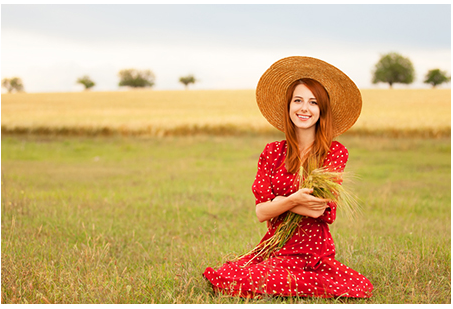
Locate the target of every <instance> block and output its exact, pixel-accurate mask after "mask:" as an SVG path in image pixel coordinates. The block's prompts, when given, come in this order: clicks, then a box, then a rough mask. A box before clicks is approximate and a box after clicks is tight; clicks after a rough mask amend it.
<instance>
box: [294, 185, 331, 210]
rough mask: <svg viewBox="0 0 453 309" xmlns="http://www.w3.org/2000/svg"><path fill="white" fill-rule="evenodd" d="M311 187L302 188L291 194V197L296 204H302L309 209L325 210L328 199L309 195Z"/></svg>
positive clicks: (311, 190) (311, 191)
mask: <svg viewBox="0 0 453 309" xmlns="http://www.w3.org/2000/svg"><path fill="white" fill-rule="evenodd" d="M312 193H313V189H307V188H302V189H299V190H298V191H297V192H295V193H293V194H291V198H292V199H293V201H294V203H295V204H296V205H297V206H301V205H302V206H304V207H306V208H307V209H309V210H314V211H319V210H323V211H324V210H325V209H326V208H327V207H328V206H327V203H328V202H329V200H328V199H323V198H319V197H315V196H313V195H311V194H312Z"/></svg>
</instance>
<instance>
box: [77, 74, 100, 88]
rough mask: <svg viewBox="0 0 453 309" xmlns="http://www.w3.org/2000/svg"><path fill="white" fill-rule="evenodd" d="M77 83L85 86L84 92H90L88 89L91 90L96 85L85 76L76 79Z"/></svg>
mask: <svg viewBox="0 0 453 309" xmlns="http://www.w3.org/2000/svg"><path fill="white" fill-rule="evenodd" d="M77 83H78V84H82V85H83V86H85V90H90V88H92V87H94V85H96V84H95V82H93V81H92V80H91V78H90V77H89V76H88V75H85V76H83V77H80V78H79V79H77Z"/></svg>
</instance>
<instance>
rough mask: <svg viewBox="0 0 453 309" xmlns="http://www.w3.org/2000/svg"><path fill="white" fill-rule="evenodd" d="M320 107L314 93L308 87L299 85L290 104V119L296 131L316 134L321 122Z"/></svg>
mask: <svg viewBox="0 0 453 309" xmlns="http://www.w3.org/2000/svg"><path fill="white" fill-rule="evenodd" d="M319 114H320V112H319V106H318V103H317V101H316V98H315V96H314V95H313V93H312V92H311V91H310V89H308V87H307V86H305V85H303V84H301V85H297V86H296V88H295V89H294V92H293V97H292V99H291V103H290V104H289V117H290V119H291V121H292V122H293V123H294V125H295V126H296V130H297V129H299V130H303V131H313V133H314V132H315V128H316V126H315V125H316V122H318V120H319Z"/></svg>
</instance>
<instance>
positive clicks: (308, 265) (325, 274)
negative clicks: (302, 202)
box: [203, 141, 373, 297]
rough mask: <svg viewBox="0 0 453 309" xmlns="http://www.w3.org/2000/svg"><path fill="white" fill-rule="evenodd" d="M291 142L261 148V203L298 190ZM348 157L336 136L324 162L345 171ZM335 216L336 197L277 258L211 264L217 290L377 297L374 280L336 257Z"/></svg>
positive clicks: (258, 191) (247, 293) (207, 272)
mask: <svg viewBox="0 0 453 309" xmlns="http://www.w3.org/2000/svg"><path fill="white" fill-rule="evenodd" d="M286 147H287V146H286V141H281V142H274V143H270V144H268V145H266V148H265V149H264V151H263V152H262V153H261V155H260V158H259V161H258V171H257V175H256V178H255V181H254V183H253V186H252V190H253V193H254V194H255V198H256V203H257V204H258V203H262V202H266V201H269V200H272V199H274V198H275V197H276V196H278V195H283V196H288V195H290V194H292V193H293V192H295V191H297V190H298V188H299V181H298V179H297V176H296V175H295V174H290V173H288V172H287V171H286V168H285V165H284V160H285V157H286V149H287V148H286ZM347 160H348V151H347V149H346V148H345V147H344V146H343V145H342V144H340V143H339V142H333V143H332V145H331V148H330V151H329V153H328V155H327V158H326V159H325V161H324V166H330V167H331V168H332V169H333V170H336V171H343V170H344V168H345V166H346V162H347ZM284 215H285V214H282V215H281V216H280V217H279V218H277V220H275V221H274V223H273V224H272V225H271V226H270V227H269V229H268V231H267V233H266V234H265V235H264V237H263V239H262V240H261V242H263V241H266V240H267V239H268V238H270V237H271V236H272V235H273V234H274V232H275V229H276V227H277V226H278V224H280V223H281V220H282V218H283V216H284ZM335 218H336V205H335V204H334V203H330V204H329V208H327V209H326V211H325V212H324V214H323V215H322V216H321V217H319V218H318V219H314V218H306V219H304V220H302V221H301V223H300V225H299V228H298V230H296V233H295V234H294V236H293V237H292V238H291V239H290V240H289V241H288V242H287V243H286V244H285V246H283V248H281V249H280V250H279V251H277V252H275V254H274V256H272V257H271V258H269V259H267V260H265V261H263V260H262V259H260V258H256V259H253V261H252V262H251V263H249V264H248V265H247V266H246V267H242V266H243V265H245V264H246V263H247V262H248V261H249V260H250V259H251V258H252V256H251V255H249V256H245V257H244V258H242V259H240V260H239V261H236V262H226V263H225V264H224V265H223V266H222V267H220V268H219V269H218V270H214V269H213V268H211V267H208V268H206V270H205V272H204V273H203V276H204V277H205V278H206V279H208V280H209V281H210V282H211V284H212V286H213V289H214V290H215V291H216V292H221V293H223V294H227V295H234V296H242V297H255V296H257V295H262V294H267V295H278V296H317V297H338V296H344V297H371V295H372V294H371V292H372V290H373V285H372V284H371V283H370V281H369V280H368V279H367V278H365V277H364V276H363V275H361V274H360V273H358V272H356V271H355V270H352V269H350V268H349V267H347V266H345V265H343V264H342V263H340V262H338V261H336V260H335V245H334V242H333V239H332V236H331V234H330V231H329V227H328V224H331V223H333V222H334V221H335Z"/></svg>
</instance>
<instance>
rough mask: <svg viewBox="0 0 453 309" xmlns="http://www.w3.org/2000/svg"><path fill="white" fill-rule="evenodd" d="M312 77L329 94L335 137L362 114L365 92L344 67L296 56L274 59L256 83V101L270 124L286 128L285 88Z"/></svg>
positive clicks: (280, 128)
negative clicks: (345, 71)
mask: <svg viewBox="0 0 453 309" xmlns="http://www.w3.org/2000/svg"><path fill="white" fill-rule="evenodd" d="M301 78H311V79H314V80H316V81H318V82H320V83H321V84H322V85H323V86H324V88H325V89H326V91H327V93H328V94H329V97H330V106H331V108H332V116H333V117H332V118H333V133H334V137H336V136H338V135H340V134H342V133H344V132H346V131H347V130H348V129H349V128H350V127H352V125H353V124H354V123H355V122H356V121H357V118H359V115H360V112H361V110H362V96H361V95H360V91H359V89H358V88H357V86H356V85H355V84H354V82H353V81H352V80H351V79H350V78H349V77H348V76H346V74H344V73H343V72H342V71H340V70H339V69H337V68H336V67H334V66H333V65H331V64H328V63H327V62H324V61H322V60H319V59H316V58H311V57H301V56H294V57H288V58H283V59H281V60H279V61H277V62H275V63H274V64H273V65H271V67H270V68H269V69H267V71H266V72H264V74H263V76H261V78H260V80H259V82H258V86H257V87H256V101H257V103H258V107H259V109H260V111H261V113H262V114H263V116H264V117H265V118H266V119H267V121H269V123H270V124H271V125H273V126H274V127H276V128H277V129H279V130H280V131H283V132H284V131H285V129H284V124H283V122H284V120H283V119H284V118H283V117H284V113H285V112H286V111H285V110H286V105H287V102H286V91H287V89H288V87H289V86H290V85H291V84H292V83H293V82H294V81H296V80H298V79H301Z"/></svg>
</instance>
